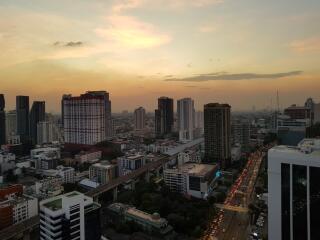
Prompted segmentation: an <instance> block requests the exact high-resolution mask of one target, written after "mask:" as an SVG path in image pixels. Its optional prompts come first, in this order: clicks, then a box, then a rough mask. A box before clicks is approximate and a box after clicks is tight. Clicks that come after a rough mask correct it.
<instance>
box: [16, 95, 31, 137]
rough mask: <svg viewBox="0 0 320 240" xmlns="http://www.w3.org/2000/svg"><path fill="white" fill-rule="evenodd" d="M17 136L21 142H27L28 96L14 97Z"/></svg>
mask: <svg viewBox="0 0 320 240" xmlns="http://www.w3.org/2000/svg"><path fill="white" fill-rule="evenodd" d="M16 114H17V134H18V135H19V136H20V140H21V141H22V142H26V141H29V139H30V138H29V96H17V97H16Z"/></svg>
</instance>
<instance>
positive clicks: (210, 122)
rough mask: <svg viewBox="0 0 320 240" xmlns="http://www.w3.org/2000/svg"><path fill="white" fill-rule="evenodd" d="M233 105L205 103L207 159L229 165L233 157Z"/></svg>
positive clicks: (224, 165)
mask: <svg viewBox="0 0 320 240" xmlns="http://www.w3.org/2000/svg"><path fill="white" fill-rule="evenodd" d="M230 110H231V107H230V105H228V104H219V103H209V104H206V105H204V142H205V161H206V162H215V163H219V164H220V165H221V166H222V167H223V168H225V167H227V166H228V165H229V163H230V159H231V119H230Z"/></svg>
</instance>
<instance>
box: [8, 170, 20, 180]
mask: <svg viewBox="0 0 320 240" xmlns="http://www.w3.org/2000/svg"><path fill="white" fill-rule="evenodd" d="M6 180H7V182H17V181H18V176H16V175H14V173H13V170H12V169H9V170H8V171H7V177H6Z"/></svg>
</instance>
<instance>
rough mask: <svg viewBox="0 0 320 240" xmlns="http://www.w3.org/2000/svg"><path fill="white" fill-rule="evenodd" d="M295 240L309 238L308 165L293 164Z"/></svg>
mask: <svg viewBox="0 0 320 240" xmlns="http://www.w3.org/2000/svg"><path fill="white" fill-rule="evenodd" d="M292 200H293V202H292V204H293V209H292V210H293V213H292V217H293V240H301V239H308V217H307V167H306V166H301V165H293V166H292Z"/></svg>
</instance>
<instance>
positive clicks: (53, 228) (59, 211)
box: [39, 191, 100, 240]
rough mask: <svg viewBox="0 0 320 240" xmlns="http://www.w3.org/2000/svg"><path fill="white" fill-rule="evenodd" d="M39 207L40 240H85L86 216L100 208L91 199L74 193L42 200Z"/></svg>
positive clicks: (86, 232) (87, 229)
mask: <svg viewBox="0 0 320 240" xmlns="http://www.w3.org/2000/svg"><path fill="white" fill-rule="evenodd" d="M39 205H40V239H41V240H47V239H53V240H55V239H56V240H58V239H70V240H85V239H86V236H88V237H89V234H90V232H89V230H90V229H89V228H88V226H89V222H88V221H87V220H86V218H87V214H89V212H90V211H91V212H92V211H94V210H95V209H98V208H99V207H100V206H98V205H97V204H96V203H94V202H93V199H92V198H90V197H87V196H85V195H83V194H82V193H79V192H76V191H74V192H70V193H66V194H64V195H59V196H56V197H53V198H50V199H46V200H43V201H41V202H40V204H39ZM92 224H95V225H99V224H100V223H99V222H93V223H92ZM87 225H88V226H87ZM91 231H94V229H91ZM87 239H94V238H87Z"/></svg>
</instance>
